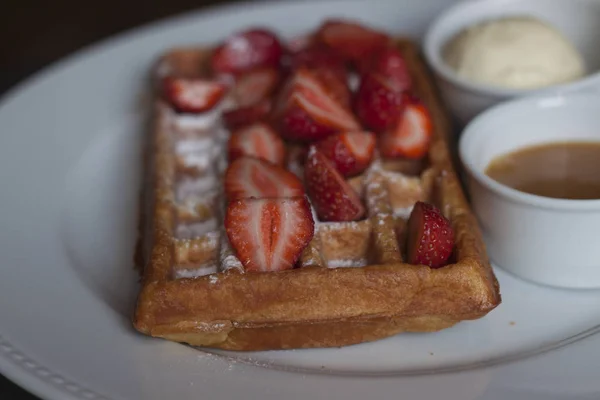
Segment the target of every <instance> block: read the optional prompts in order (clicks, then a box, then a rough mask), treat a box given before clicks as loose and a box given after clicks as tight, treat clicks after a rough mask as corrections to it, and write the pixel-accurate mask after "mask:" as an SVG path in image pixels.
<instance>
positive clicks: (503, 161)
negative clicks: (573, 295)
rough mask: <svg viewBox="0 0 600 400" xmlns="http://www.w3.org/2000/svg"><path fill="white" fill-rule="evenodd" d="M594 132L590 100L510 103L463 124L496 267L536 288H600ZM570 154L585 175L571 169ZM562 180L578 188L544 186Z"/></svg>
mask: <svg viewBox="0 0 600 400" xmlns="http://www.w3.org/2000/svg"><path fill="white" fill-rule="evenodd" d="M599 127H600V96H597V95H592V94H567V95H560V96H544V97H531V98H523V99H517V100H512V101H510V102H507V103H505V104H502V105H499V106H496V107H493V108H491V109H490V110H487V111H485V112H483V113H482V114H481V115H479V116H478V117H476V118H475V119H474V120H473V121H472V122H471V123H469V124H468V125H467V127H466V128H465V130H464V132H463V134H462V136H461V138H460V143H459V154H460V158H461V160H462V162H463V165H464V167H465V169H466V172H467V183H468V189H469V192H470V195H471V201H472V206H473V210H474V212H475V214H476V215H477V217H478V219H479V222H480V224H481V228H482V230H483V233H484V237H485V240H486V246H487V248H488V253H489V255H490V258H491V259H492V261H493V262H494V263H495V264H496V265H498V266H500V267H502V268H503V269H505V270H507V271H509V272H511V273H513V274H514V275H517V276H519V277H521V278H524V279H527V280H529V281H533V282H537V283H541V284H546V285H551V286H558V287H567V288H600V229H599V227H600V198H599V197H597V196H596V195H597V194H598V193H597V192H595V191H596V190H597V185H598V181H599V178H598V177H595V176H594V175H598V174H600V159H599V158H596V156H597V155H600V128H599ZM565 154H570V155H565ZM573 155H575V156H577V158H578V160H577V161H570V162H571V163H574V162H577V163H579V165H576V166H575V167H579V168H583V167H585V168H587V169H588V171H578V170H577V168H572V167H569V161H568V160H569V158H571V157H572V156H573ZM584 158H586V159H584ZM561 164H562V167H561ZM589 169H592V170H595V171H598V172H597V173H596V174H594V171H589ZM561 174H562V176H561ZM565 174H571V179H569V178H568V177H565ZM565 180H579V183H577V184H575V183H573V184H571V186H570V187H554V188H552V187H545V186H546V185H552V184H553V182H554V184H555V185H563V186H564V182H565ZM582 188H583V189H582ZM565 189H567V190H568V192H565ZM594 193H595V194H594Z"/></svg>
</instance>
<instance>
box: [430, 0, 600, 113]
mask: <svg viewBox="0 0 600 400" xmlns="http://www.w3.org/2000/svg"><path fill="white" fill-rule="evenodd" d="M599 40H600V2H599V1H597V0H485V1H464V2H460V3H458V4H456V5H454V6H453V7H450V8H448V9H447V10H446V11H445V12H444V13H443V14H442V15H440V16H439V17H438V18H437V19H436V20H435V21H434V22H433V23H432V24H431V25H430V27H429V29H428V31H427V34H426V36H425V41H424V53H425V57H426V58H427V62H428V63H429V64H430V65H431V67H432V69H433V71H434V73H435V76H436V78H437V81H438V85H439V87H440V89H441V93H442V95H443V97H444V99H445V101H446V104H447V105H448V107H449V108H450V110H451V111H452V113H453V114H454V115H455V116H456V117H457V119H458V120H459V122H462V123H467V122H468V121H469V120H471V119H472V118H473V117H474V116H475V115H477V114H478V113H480V112H481V111H483V110H485V109H486V108H488V107H490V106H493V105H495V104H497V103H499V102H501V101H504V100H507V99H511V98H515V97H522V96H524V95H530V94H533V93H535V94H539V93H540V92H544V93H565V92H572V91H580V90H587V89H590V88H600V72H599V70H600V52H598V51H597V47H598V41H599Z"/></svg>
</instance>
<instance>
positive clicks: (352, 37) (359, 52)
mask: <svg viewBox="0 0 600 400" xmlns="http://www.w3.org/2000/svg"><path fill="white" fill-rule="evenodd" d="M317 38H318V39H319V40H320V41H321V42H322V43H325V44H326V45H328V46H329V47H331V48H332V49H334V50H335V51H336V52H337V53H338V54H340V55H342V56H343V57H346V58H348V59H350V60H360V59H362V58H364V57H369V56H370V55H371V54H372V53H373V52H375V51H377V50H379V49H381V48H382V47H385V46H387V45H388V43H389V42H390V38H389V36H387V35H386V34H384V33H381V32H378V31H376V30H374V29H370V28H367V27H365V26H362V25H360V24H358V23H356V22H353V21H342V20H329V21H326V22H325V23H324V24H323V25H322V26H321V28H320V29H319V31H318V32H317Z"/></svg>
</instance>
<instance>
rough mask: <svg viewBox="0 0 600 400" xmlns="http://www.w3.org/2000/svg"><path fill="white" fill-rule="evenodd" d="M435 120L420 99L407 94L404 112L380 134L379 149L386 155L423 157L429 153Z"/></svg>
mask: <svg viewBox="0 0 600 400" xmlns="http://www.w3.org/2000/svg"><path fill="white" fill-rule="evenodd" d="M432 135H433V122H432V120H431V116H430V115H429V112H428V111H427V108H426V107H425V105H424V104H423V103H421V102H420V101H419V100H418V99H416V98H414V97H412V96H407V104H406V107H405V109H404V113H403V114H402V116H401V117H400V118H399V119H398V121H397V122H396V123H395V124H394V126H392V127H391V129H389V130H388V131H386V132H384V133H382V134H381V136H380V138H381V139H380V141H379V151H380V152H381V155H382V156H384V157H390V158H391V157H406V158H413V159H417V158H421V157H423V156H425V155H426V154H427V151H428V150H429V144H430V142H431V136H432Z"/></svg>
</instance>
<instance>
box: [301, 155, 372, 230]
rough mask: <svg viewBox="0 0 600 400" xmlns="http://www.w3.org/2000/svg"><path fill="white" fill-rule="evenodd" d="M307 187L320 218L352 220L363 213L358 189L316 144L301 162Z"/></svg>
mask: <svg viewBox="0 0 600 400" xmlns="http://www.w3.org/2000/svg"><path fill="white" fill-rule="evenodd" d="M304 181H305V182H306V190H307V192H308V194H309V197H310V199H311V201H312V204H313V206H314V207H315V210H316V212H317V215H318V216H319V218H320V219H321V220H322V221H355V220H357V219H359V218H361V217H362V216H363V215H364V214H365V208H364V206H363V205H362V203H361V201H360V197H359V196H358V193H356V192H355V191H354V189H352V187H351V186H350V185H349V184H348V182H346V181H345V180H344V177H343V176H342V175H341V174H340V173H339V172H338V171H337V170H336V169H335V166H334V164H333V163H332V162H331V161H329V159H328V158H327V157H325V155H324V154H323V153H321V152H320V151H319V150H317V149H316V147H315V146H311V147H310V149H309V151H308V157H307V159H306V164H305V165H304Z"/></svg>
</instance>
